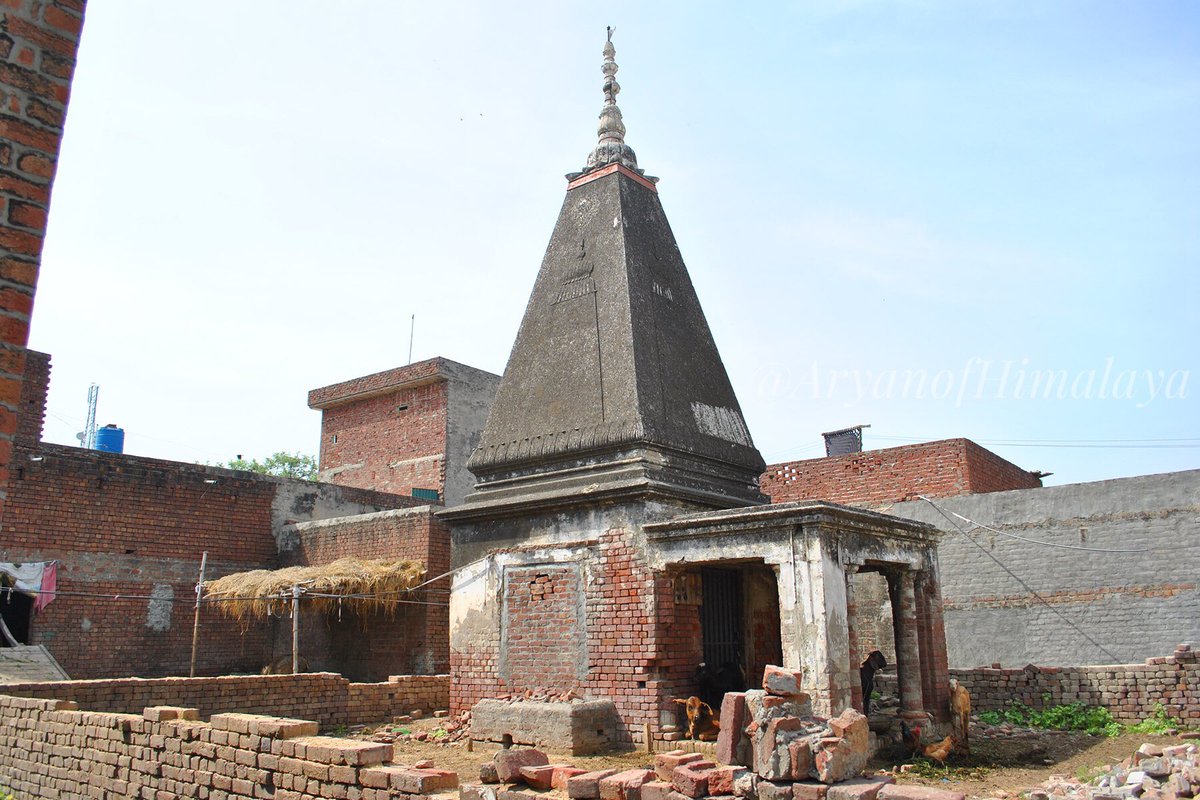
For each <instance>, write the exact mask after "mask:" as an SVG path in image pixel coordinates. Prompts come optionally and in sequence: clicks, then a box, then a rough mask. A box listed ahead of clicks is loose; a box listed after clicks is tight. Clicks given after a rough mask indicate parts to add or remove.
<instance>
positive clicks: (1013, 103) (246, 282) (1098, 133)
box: [30, 0, 1200, 484]
mask: <svg viewBox="0 0 1200 800" xmlns="http://www.w3.org/2000/svg"><path fill="white" fill-rule="evenodd" d="M607 25H613V26H615V28H616V33H615V35H614V44H615V45H616V48H617V59H616V60H617V62H618V64H619V65H620V73H619V75H618V80H619V82H620V84H621V87H622V92H621V94H620V96H619V103H620V107H621V109H622V111H623V112H624V118H625V124H626V127H627V129H628V134H627V137H626V141H627V142H628V143H629V144H630V145H631V146H632V147H633V148H634V149H635V150H636V152H637V154H638V160H639V164H640V166H641V167H642V168H644V169H645V170H646V171H647V173H648V174H651V175H655V176H658V177H660V178H661V183H660V184H659V192H660V198H661V200H662V202H663V205H664V208H665V209H666V212H667V215H668V218H669V219H670V221H671V224H672V228H673V230H674V233H675V237H676V239H677V240H678V242H679V245H680V249H681V251H682V253H683V257H684V260H685V262H686V263H687V265H688V268H689V271H690V273H691V276H692V280H693V282H694V283H695V285H696V289H697V292H698V294H699V296H700V300H701V302H702V304H703V305H704V309H705V313H706V315H707V318H708V321H709V325H710V326H711V328H712V330H713V335H714V337H715V339H716V342H717V345H718V346H719V347H720V349H721V353H722V357H723V359H724V362H725V365H726V368H727V369H728V371H729V374H730V377H731V380H732V381H733V384H734V388H735V390H736V391H737V394H738V397H739V400H740V402H741V405H742V409H743V412H744V414H745V417H746V420H747V424H748V426H749V428H750V431H751V433H752V435H753V437H754V440H755V443H756V444H757V446H758V447H759V449H760V450H761V451H762V453H763V456H764V457H765V458H766V459H767V461H768V462H769V463H772V462H780V461H788V460H795V459H801V458H813V457H818V456H820V455H823V452H824V451H823V444H822V439H821V436H820V434H821V432H822V431H828V430H833V429H838V428H844V427H847V426H851V425H855V424H859V423H865V424H869V425H870V426H871V427H870V428H869V429H867V431H866V433H865V437H864V441H865V445H866V447H867V448H868V449H875V448H881V447H892V446H897V445H901V444H906V443H909V442H914V441H924V440H932V439H942V438H951V437H966V438H970V439H973V440H975V441H977V442H979V443H981V444H983V445H985V446H987V447H989V448H990V449H992V450H994V451H995V452H997V453H999V454H1000V455H1002V456H1004V457H1006V458H1008V459H1010V460H1012V461H1013V462H1015V463H1017V464H1018V465H1020V466H1022V467H1024V468H1027V469H1037V470H1043V471H1047V472H1053V473H1054V475H1053V477H1050V478H1048V479H1047V481H1046V482H1047V483H1048V484H1058V483H1074V482H1080V481H1091V480H1100V479H1106V478H1112V477H1121V476H1127V475H1138V474H1147V473H1156V472H1167V471H1172V470H1181V469H1194V468H1198V467H1200V399H1198V398H1200V357H1198V355H1197V352H1198V348H1197V340H1198V338H1200V324H1198V322H1200V314H1198V312H1197V298H1198V297H1200V277H1198V276H1200V269H1198V267H1200V191H1197V187H1198V186H1200V4H1196V3H1193V2H1187V1H1185V0H1181V1H1180V2H1147V3H1126V2H1082V1H1078V2H1076V1H1074V0H1063V2H1053V3H1051V2H1032V1H1031V2H1022V3H1012V2H1008V1H1007V0H1006V1H1004V2H990V0H978V1H977V2H971V3H962V2H942V0H907V1H905V0H897V2H882V1H878V2H877V1H875V0H849V1H847V2H836V3H835V2H799V3H774V4H772V3H761V4H733V3H705V2H654V3H650V2H645V0H642V2H618V1H616V0H613V1H611V2H605V3H587V4H583V3H567V2H546V3H503V4H502V3H483V2H478V3H475V2H443V3H428V2H423V3H413V2H406V1H402V0H344V2H340V3H333V4H331V3H328V2H314V1H312V0H255V1H254V2H245V1H244V0H241V1H240V2H233V0H210V2H206V3H164V2H162V1H161V0H106V1H105V2H99V1H98V0H97V1H96V2H93V3H91V4H90V5H89V8H88V13H87V19H86V22H85V26H84V32H83V39H82V43H81V46H80V52H79V64H78V68H77V72H76V77H75V82H74V85H73V89H72V97H71V104H70V110H69V114H68V119H67V125H66V133H65V136H64V141H63V150H62V155H61V159H60V162H59V168H58V176H57V179H56V182H55V186H54V194H53V200H52V206H51V213H50V222H49V230H48V234H47V239H46V245H45V252H44V256H43V263H42V272H41V278H40V282H39V286H38V292H37V299H36V306H35V311H34V316H33V326H32V333H31V338H30V346H31V347H32V348H33V349H36V350H41V351H44V352H48V353H50V354H52V357H53V371H52V380H51V389H50V396H49V403H48V413H47V418H46V426H45V438H46V439H47V440H48V441H52V442H57V443H61V444H74V443H76V439H75V434H76V432H78V431H80V430H82V429H83V424H84V419H85V415H86V411H87V392H88V386H89V385H90V384H91V383H93V382H94V383H97V384H99V386H100V393H99V413H98V418H97V422H98V423H99V424H101V425H104V424H108V423H115V424H118V425H120V426H121V427H123V428H124V429H125V432H126V452H129V453H132V454H136V455H144V456H153V457H158V458H169V459H176V460H181V461H189V462H192V461H195V462H202V463H203V462H209V463H218V462H222V461H226V460H229V459H232V458H234V457H235V456H237V455H244V456H245V457H246V458H255V457H257V458H262V457H264V456H266V455H269V454H271V453H274V452H276V451H280V450H286V451H300V452H306V453H314V454H315V453H316V452H317V450H318V448H319V425H320V416H319V412H317V411H313V410H311V409H309V408H307V404H306V395H307V392H308V390H309V389H313V388H316V387H319V386H324V385H327V384H330V383H335V382H339V381H342V380H347V379H350V378H353V377H357V376H359V375H363V374H367V373H371V372H376V371H380V370H384V369H390V368H392V367H396V366H399V365H402V364H404V363H407V361H408V359H409V349H410V330H411V331H412V332H413V333H412V337H411V352H412V358H413V360H422V359H426V358H430V357H433V356H445V357H447V358H450V359H453V360H456V361H460V362H463V363H466V364H470V365H472V366H475V367H479V368H482V369H487V370H490V371H493V372H497V373H499V372H502V371H503V369H504V365H505V362H506V360H507V357H508V352H509V349H510V347H511V345H512V341H513V339H514V337H515V335H516V330H517V326H518V324H519V322H520V319H521V315H522V313H523V311H524V307H525V302H526V300H527V298H528V295H529V292H530V290H531V288H532V286H533V281H534V278H535V276H536V273H537V270H538V266H539V265H540V263H541V258H542V255H543V252H544V250H545V247H546V244H547V242H548V239H549V236H550V233H551V230H552V228H553V225H554V222H555V219H556V217H557V214H558V210H559V207H560V205H561V204H562V199H563V195H564V192H565V188H566V183H565V180H564V177H563V176H564V174H565V173H568V172H573V171H576V170H579V169H580V168H581V167H582V166H583V164H584V161H585V159H586V156H587V154H588V152H589V151H590V150H591V148H592V147H593V146H594V145H595V137H596V134H595V129H596V118H597V115H598V113H599V111H600V107H601V103H602V95H601V73H600V64H601V60H602V56H601V48H602V46H603V42H604V35H605V26H607ZM414 314H415V321H414V319H413V315H414Z"/></svg>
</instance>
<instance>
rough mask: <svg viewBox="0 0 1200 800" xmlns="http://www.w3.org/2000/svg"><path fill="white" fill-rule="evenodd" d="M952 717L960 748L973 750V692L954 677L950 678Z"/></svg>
mask: <svg viewBox="0 0 1200 800" xmlns="http://www.w3.org/2000/svg"><path fill="white" fill-rule="evenodd" d="M950 719H951V721H952V722H953V723H954V738H955V740H956V741H957V742H958V746H959V749H960V750H962V751H963V752H964V753H969V752H971V742H970V739H969V738H968V737H969V734H970V729H971V693H970V692H968V691H967V688H966V687H965V686H963V685H962V684H960V683H959V682H958V681H957V680H955V679H954V678H951V679H950Z"/></svg>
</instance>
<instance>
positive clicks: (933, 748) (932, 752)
mask: <svg viewBox="0 0 1200 800" xmlns="http://www.w3.org/2000/svg"><path fill="white" fill-rule="evenodd" d="M953 750H954V737H953V736H947V737H946V738H945V739H942V740H941V741H940V742H934V743H933V744H927V745H924V746H923V747H921V755H923V756H925V757H926V758H932V759H933V760H934V761H936V762H938V763H939V764H941V765H942V766H943V767H944V766H946V759H947V758H948V757H949V756H950V753H951V752H952V751H953Z"/></svg>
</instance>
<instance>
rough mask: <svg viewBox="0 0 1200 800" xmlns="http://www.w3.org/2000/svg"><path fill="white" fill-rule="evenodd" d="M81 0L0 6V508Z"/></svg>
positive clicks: (16, 1) (19, 0)
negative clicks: (1, 8) (0, 9)
mask: <svg viewBox="0 0 1200 800" xmlns="http://www.w3.org/2000/svg"><path fill="white" fill-rule="evenodd" d="M84 4H85V0H49V1H47V0H36V2H35V0H5V2H4V3H3V9H4V10H3V11H2V12H0V512H2V511H3V502H4V499H5V497H6V495H5V492H6V489H7V487H8V478H9V473H8V468H9V463H10V462H11V461H12V460H13V458H12V446H13V439H14V436H15V434H16V433H17V414H18V410H19V406H20V401H21V397H22V393H21V382H22V375H23V373H24V371H25V345H26V344H27V343H28V341H29V320H30V315H31V314H32V313H33V296H34V292H35V290H36V288H37V279H38V269H39V268H40V266H41V257H42V242H43V241H44V239H45V236H46V218H47V215H48V214H49V210H50V189H51V184H52V183H53V181H54V172H55V169H56V168H57V165H58V151H59V146H60V145H61V143H62V133H63V124H64V123H65V121H66V116H67V100H68V99H69V97H70V94H71V77H72V75H73V74H74V72H75V56H76V52H77V51H78V49H79V34H80V32H81V31H82V30H83V12H84Z"/></svg>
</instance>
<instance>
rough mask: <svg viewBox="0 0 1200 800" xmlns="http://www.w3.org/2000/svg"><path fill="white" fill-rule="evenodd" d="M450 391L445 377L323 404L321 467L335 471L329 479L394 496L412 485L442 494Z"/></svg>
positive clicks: (408, 490)
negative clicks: (357, 398)
mask: <svg viewBox="0 0 1200 800" xmlns="http://www.w3.org/2000/svg"><path fill="white" fill-rule="evenodd" d="M368 377H371V376H368ZM363 380H366V379H363ZM448 395H449V384H448V383H447V382H446V381H444V380H441V381H437V382H435V383H428V384H425V385H423V386H416V387H412V388H407V389H400V390H398V391H392V392H386V393H384V394H377V395H373V396H369V397H365V398H363V399H361V400H355V401H353V402H347V403H343V404H340V405H335V406H332V407H329V408H325V409H324V410H323V411H322V413H321V469H322V470H331V471H332V472H330V474H329V476H328V480H330V481H331V482H333V483H337V484H341V485H344V486H360V487H363V488H371V489H378V490H380V491H384V492H392V493H395V494H411V492H412V490H413V489H414V488H419V489H436V490H437V491H438V493H439V494H441V493H442V492H443V491H444V487H445V480H446V418H447V404H448ZM401 407H405V408H404V410H400V409H401ZM335 437H336V440H337V441H334V439H335Z"/></svg>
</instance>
